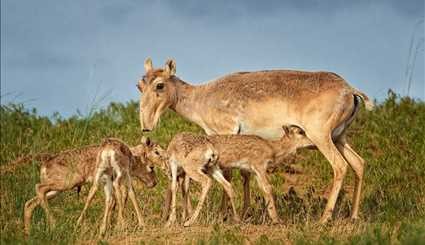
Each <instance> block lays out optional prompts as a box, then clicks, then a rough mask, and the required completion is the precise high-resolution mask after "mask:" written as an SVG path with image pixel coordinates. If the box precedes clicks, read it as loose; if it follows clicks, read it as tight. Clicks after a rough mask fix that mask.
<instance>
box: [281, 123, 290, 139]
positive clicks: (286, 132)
mask: <svg viewBox="0 0 425 245" xmlns="http://www.w3.org/2000/svg"><path fill="white" fill-rule="evenodd" d="M282 129H283V136H286V137H287V136H288V135H289V133H290V131H289V127H288V126H285V125H284V126H282Z"/></svg>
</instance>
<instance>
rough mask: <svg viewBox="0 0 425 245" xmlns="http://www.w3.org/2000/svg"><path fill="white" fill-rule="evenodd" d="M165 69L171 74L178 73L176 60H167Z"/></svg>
mask: <svg viewBox="0 0 425 245" xmlns="http://www.w3.org/2000/svg"><path fill="white" fill-rule="evenodd" d="M164 70H165V72H166V73H168V75H169V76H174V75H175V74H176V62H175V61H174V60H173V59H169V60H167V62H165V69H164Z"/></svg>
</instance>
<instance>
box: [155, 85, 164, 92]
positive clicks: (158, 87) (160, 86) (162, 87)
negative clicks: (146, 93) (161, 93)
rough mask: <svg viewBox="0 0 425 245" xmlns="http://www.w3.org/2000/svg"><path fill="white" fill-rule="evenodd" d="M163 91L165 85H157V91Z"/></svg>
mask: <svg viewBox="0 0 425 245" xmlns="http://www.w3.org/2000/svg"><path fill="white" fill-rule="evenodd" d="M162 89H164V84H163V83H158V84H156V90H162Z"/></svg>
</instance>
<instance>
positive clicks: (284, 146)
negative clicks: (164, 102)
mask: <svg viewBox="0 0 425 245" xmlns="http://www.w3.org/2000/svg"><path fill="white" fill-rule="evenodd" d="M172 142H173V144H172V145H171V147H169V150H168V152H175V151H179V150H180V151H182V153H181V154H182V155H183V156H185V154H186V155H187V154H188V153H190V152H191V151H192V150H193V149H194V148H196V147H199V146H202V145H205V144H212V147H214V148H215V149H216V151H217V154H218V162H217V164H218V166H219V167H220V169H222V170H230V169H233V168H236V169H243V170H245V171H247V172H250V173H253V174H254V175H255V176H256V178H257V182H258V186H259V187H260V189H261V190H262V191H263V192H264V196H265V199H266V202H267V204H268V212H269V215H270V217H271V219H272V221H273V223H278V222H279V218H278V215H277V211H276V207H275V204H274V200H273V195H272V187H271V185H270V183H269V181H268V178H267V169H268V168H269V167H271V166H272V165H273V166H274V165H275V164H276V163H277V162H279V163H281V162H283V161H284V160H285V159H286V158H288V157H289V156H290V155H292V154H294V153H295V152H296V150H297V149H298V148H302V147H306V146H308V145H311V141H310V140H309V139H308V138H307V137H305V135H303V133H302V131H301V130H299V129H297V128H295V127H292V128H290V129H287V128H285V133H284V135H283V137H282V138H281V139H280V140H276V141H268V140H264V139H262V138H260V137H258V136H254V135H214V136H203V135H195V134H190V133H181V134H178V135H177V136H176V137H175V138H174V139H173V141H172ZM183 164H184V165H185V166H184V167H185V169H191V168H195V169H197V168H199V165H197V164H196V163H193V162H187V161H186V162H184V163H183ZM191 164H193V165H191ZM186 176H187V177H189V178H191V175H190V174H187V175H186ZM178 177H180V178H182V177H184V176H183V175H181V174H179V173H178ZM188 188H189V186H188V185H186V186H185V187H184V193H185V195H184V198H186V199H187V198H188V193H189V190H188ZM187 202H189V200H186V201H183V204H184V206H186V207H187V206H188V205H187ZM167 204H168V203H167V202H166V204H165V205H167ZM183 211H184V213H185V212H186V213H189V211H188V210H183Z"/></svg>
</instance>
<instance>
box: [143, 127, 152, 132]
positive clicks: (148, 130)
mask: <svg viewBox="0 0 425 245" xmlns="http://www.w3.org/2000/svg"><path fill="white" fill-rule="evenodd" d="M150 131H152V129H148V128H144V129H142V132H150Z"/></svg>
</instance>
